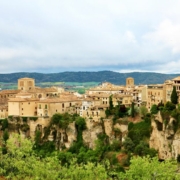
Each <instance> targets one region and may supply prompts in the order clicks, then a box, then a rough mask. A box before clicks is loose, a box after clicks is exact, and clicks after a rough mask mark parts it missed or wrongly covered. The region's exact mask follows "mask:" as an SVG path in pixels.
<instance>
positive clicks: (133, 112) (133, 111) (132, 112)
mask: <svg viewBox="0 0 180 180" xmlns="http://www.w3.org/2000/svg"><path fill="white" fill-rule="evenodd" d="M134 116H135V110H134V102H132V104H131V117H134Z"/></svg>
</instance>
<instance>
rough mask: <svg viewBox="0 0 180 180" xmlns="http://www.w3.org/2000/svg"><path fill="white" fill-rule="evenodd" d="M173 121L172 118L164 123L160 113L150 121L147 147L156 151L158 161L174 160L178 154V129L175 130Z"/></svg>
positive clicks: (179, 148)
mask: <svg viewBox="0 0 180 180" xmlns="http://www.w3.org/2000/svg"><path fill="white" fill-rule="evenodd" d="M175 121H176V120H175V119H174V118H172V117H170V118H169V120H168V121H164V120H163V119H162V116H161V114H160V112H159V113H158V114H157V116H155V117H154V118H153V119H152V121H151V125H152V133H151V137H150V141H149V145H150V147H151V148H154V149H156V150H157V151H158V156H159V159H171V158H175V159H176V158H177V156H178V155H179V154H180V129H177V130H176V128H177V127H175V123H174V122H175Z"/></svg>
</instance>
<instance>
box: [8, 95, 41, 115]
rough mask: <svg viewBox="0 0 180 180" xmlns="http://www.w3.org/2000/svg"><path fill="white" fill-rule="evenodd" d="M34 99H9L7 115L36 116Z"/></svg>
mask: <svg viewBox="0 0 180 180" xmlns="http://www.w3.org/2000/svg"><path fill="white" fill-rule="evenodd" d="M38 101H39V99H36V98H20V97H16V98H10V99H9V101H8V115H9V116H22V117H34V116H37V102H38Z"/></svg>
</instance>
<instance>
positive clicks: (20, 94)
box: [0, 77, 180, 136]
mask: <svg viewBox="0 0 180 180" xmlns="http://www.w3.org/2000/svg"><path fill="white" fill-rule="evenodd" d="M173 86H175V87H176V90H177V93H179V92H180V77H176V78H174V79H172V80H167V81H165V82H164V84H152V85H135V83H134V79H133V78H131V77H129V78H127V79H126V85H125V86H120V85H119V86H118V85H114V84H111V83H108V82H104V83H102V84H101V85H99V86H97V87H94V88H90V89H89V90H88V91H87V92H86V93H85V94H84V95H81V94H78V93H76V92H68V91H65V90H64V89H63V88H60V87H51V88H39V87H36V86H35V79H33V78H26V77H25V78H20V79H18V89H17V90H2V91H0V119H5V118H8V117H22V118H23V117H26V118H33V117H34V118H36V119H37V121H36V122H37V123H36V125H37V124H40V125H42V127H43V128H44V127H45V126H47V125H48V123H49V121H50V119H51V117H52V116H53V115H54V114H55V113H65V112H68V113H69V114H78V115H80V116H81V117H83V118H86V119H93V120H94V121H99V120H100V119H101V118H105V117H106V113H105V111H106V109H107V108H108V107H109V97H110V96H111V95H112V101H113V105H114V106H116V105H118V104H120V105H125V106H126V107H130V106H131V104H132V102H134V104H135V106H137V107H140V106H142V105H143V106H146V107H147V108H148V110H150V108H151V106H152V105H153V104H156V105H158V104H159V103H166V102H168V101H170V95H171V93H172V90H173ZM179 95H180V94H179ZM34 131H35V127H34V128H33V126H32V127H31V128H30V132H31V133H30V134H31V136H33V134H34Z"/></svg>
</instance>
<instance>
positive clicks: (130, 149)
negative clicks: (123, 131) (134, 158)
mask: <svg viewBox="0 0 180 180" xmlns="http://www.w3.org/2000/svg"><path fill="white" fill-rule="evenodd" d="M122 145H123V147H124V149H125V150H127V151H128V152H133V151H134V147H135V144H134V143H133V141H132V139H131V138H129V137H126V138H125V140H124V141H123V143H122Z"/></svg>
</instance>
